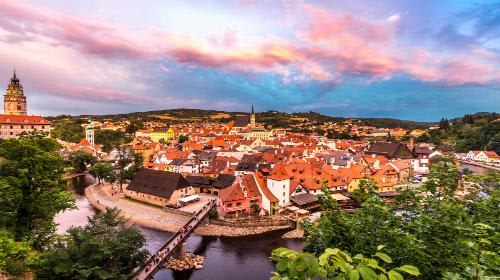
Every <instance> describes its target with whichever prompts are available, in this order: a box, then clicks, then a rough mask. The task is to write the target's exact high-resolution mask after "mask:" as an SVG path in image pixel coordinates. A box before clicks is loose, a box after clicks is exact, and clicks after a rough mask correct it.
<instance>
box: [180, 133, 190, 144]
mask: <svg viewBox="0 0 500 280" xmlns="http://www.w3.org/2000/svg"><path fill="white" fill-rule="evenodd" d="M187 140H189V136H187V135H180V136H179V143H184V142H186V141H187Z"/></svg>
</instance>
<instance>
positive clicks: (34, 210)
mask: <svg viewBox="0 0 500 280" xmlns="http://www.w3.org/2000/svg"><path fill="white" fill-rule="evenodd" d="M59 149H60V146H59V144H58V143H57V142H56V141H55V140H54V139H50V138H46V137H45V136H44V135H43V134H40V133H33V134H29V135H22V136H21V137H19V139H9V140H3V141H0V156H1V157H2V158H3V160H1V161H0V178H1V180H0V188H1V190H2V192H1V193H0V200H1V201H2V205H1V206H0V222H1V223H2V224H1V225H0V226H1V227H2V228H4V229H7V230H8V231H9V232H11V233H12V236H13V237H14V239H15V240H16V241H21V240H29V241H31V244H32V246H33V247H34V248H35V249H41V248H43V247H44V246H45V245H46V244H47V242H48V241H49V240H50V239H51V238H52V235H53V233H54V230H55V225H54V216H55V214H56V213H58V212H59V211H62V210H65V209H68V208H72V207H74V201H75V199H74V196H73V195H72V194H71V193H70V192H68V191H67V189H66V185H65V182H64V180H63V174H64V162H63V159H62V158H61V156H60V155H59V153H58V151H59Z"/></svg>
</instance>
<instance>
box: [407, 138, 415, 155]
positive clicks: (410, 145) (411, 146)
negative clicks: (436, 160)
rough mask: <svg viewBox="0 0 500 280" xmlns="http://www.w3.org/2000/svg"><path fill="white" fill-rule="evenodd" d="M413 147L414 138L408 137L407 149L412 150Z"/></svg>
mask: <svg viewBox="0 0 500 280" xmlns="http://www.w3.org/2000/svg"><path fill="white" fill-rule="evenodd" d="M413 148H415V139H413V137H410V144H408V149H410V151H411V152H413Z"/></svg>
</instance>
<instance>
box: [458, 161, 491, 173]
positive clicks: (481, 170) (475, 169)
mask: <svg viewBox="0 0 500 280" xmlns="http://www.w3.org/2000/svg"><path fill="white" fill-rule="evenodd" d="M465 168H467V169H469V170H471V171H472V173H473V174H486V173H488V172H491V169H488V168H484V167H481V166H477V165H472V164H467V163H463V162H462V163H460V170H464V169H465Z"/></svg>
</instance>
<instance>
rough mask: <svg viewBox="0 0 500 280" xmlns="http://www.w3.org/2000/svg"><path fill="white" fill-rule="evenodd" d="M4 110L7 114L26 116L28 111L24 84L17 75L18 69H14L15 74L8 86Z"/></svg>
mask: <svg viewBox="0 0 500 280" xmlns="http://www.w3.org/2000/svg"><path fill="white" fill-rule="evenodd" d="M3 111H4V114H5V115H24V116H26V115H27V112H28V106H27V104H26V96H24V90H23V85H22V84H21V82H20V81H19V79H18V78H17V76H16V70H14V75H13V76H12V78H11V79H10V83H9V85H8V86H7V93H6V94H5V95H4V101H3Z"/></svg>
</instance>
